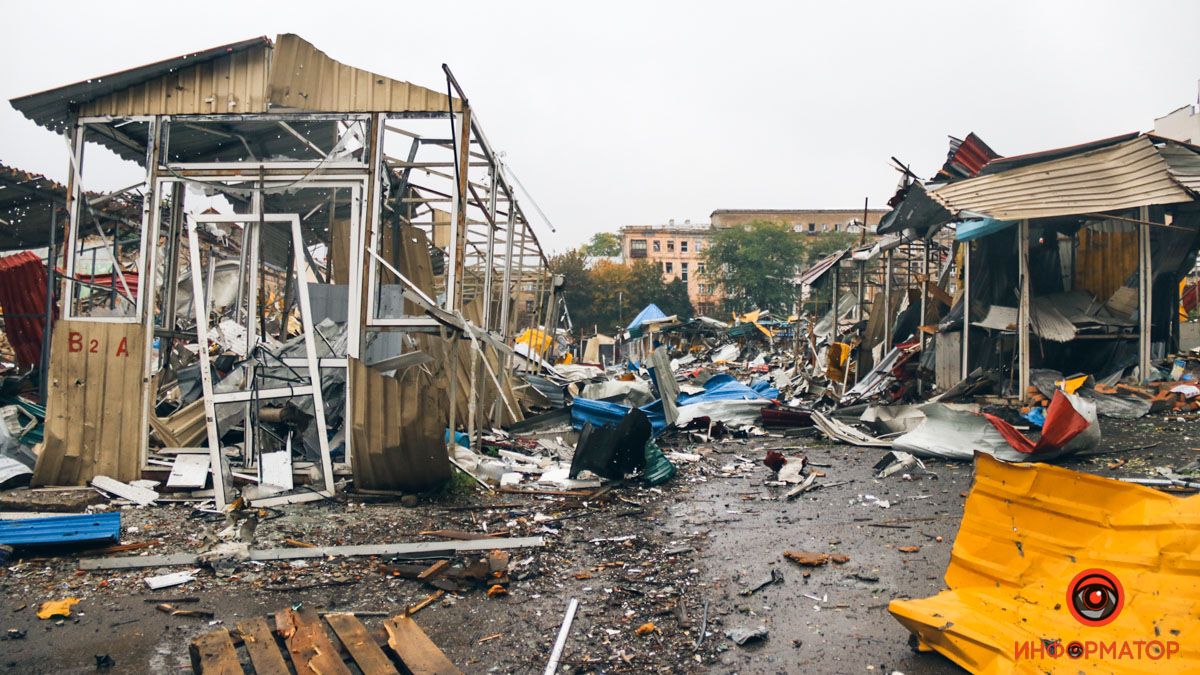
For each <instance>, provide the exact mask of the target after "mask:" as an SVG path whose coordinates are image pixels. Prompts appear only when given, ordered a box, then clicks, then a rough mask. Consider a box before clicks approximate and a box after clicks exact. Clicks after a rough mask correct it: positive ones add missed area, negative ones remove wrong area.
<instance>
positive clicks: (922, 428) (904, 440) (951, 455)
mask: <svg viewBox="0 0 1200 675" xmlns="http://www.w3.org/2000/svg"><path fill="white" fill-rule="evenodd" d="M921 412H923V413H925V420H924V421H923V422H921V424H920V425H918V426H917V428H915V429H913V430H912V431H910V432H908V433H906V434H904V435H903V436H899V437H897V438H895V439H894V440H893V441H892V448H893V449H895V450H903V451H904V452H909V453H912V454H914V455H916V456H918V457H939V458H942V459H961V460H967V459H971V458H972V457H974V456H975V453H976V452H982V453H986V454H988V455H995V456H999V457H1000V458H1001V459H1005V460H1007V461H1023V460H1025V459H1027V456H1026V455H1023V454H1021V453H1019V452H1017V451H1016V450H1013V449H1012V448H1010V447H1009V445H1008V443H1007V442H1006V441H1005V440H1004V436H1001V435H1000V432H999V431H996V427H994V426H992V424H991V422H988V421H987V419H986V418H985V417H983V416H982V415H977V414H975V413H971V412H966V411H962V410H955V409H953V408H950V407H949V406H947V405H945V404H943V403H929V404H926V405H924V406H921Z"/></svg>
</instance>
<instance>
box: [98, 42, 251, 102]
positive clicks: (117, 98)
mask: <svg viewBox="0 0 1200 675" xmlns="http://www.w3.org/2000/svg"><path fill="white" fill-rule="evenodd" d="M269 51H270V48H268V47H267V46H265V45H263V46H261V47H253V48H250V49H246V50H242V51H239V52H234V53H232V54H228V55H225V56H221V57H218V58H215V59H212V60H210V61H204V62H201V63H197V64H195V65H193V66H188V67H186V68H180V69H179V70H176V71H174V72H171V73H167V74H166V75H163V76H162V77H158V78H154V79H152V80H147V81H146V82H141V83H138V84H135V85H133V86H131V87H126V88H125V89H121V90H119V91H115V92H113V93H112V94H109V95H107V96H102V97H100V98H97V99H95V100H93V101H89V102H87V103H84V104H83V105H81V106H80V114H81V115H83V116H85V117H86V116H95V115H114V116H128V115H187V114H211V113H256V112H266V108H265V102H266V91H265V84H266V78H265V73H266V70H267V55H268V52H269Z"/></svg>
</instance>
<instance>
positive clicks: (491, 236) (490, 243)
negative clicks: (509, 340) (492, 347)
mask: <svg viewBox="0 0 1200 675" xmlns="http://www.w3.org/2000/svg"><path fill="white" fill-rule="evenodd" d="M497 174H498V171H497V167H496V166H492V169H491V171H490V175H491V194H489V195H488V217H487V221H488V226H487V228H488V233H487V261H486V263H485V265H484V268H483V294H482V295H483V299H484V303H483V326H482V328H483V329H484V330H491V329H492V296H493V292H492V291H493V289H492V281H493V277H494V276H495V274H494V271H493V269H492V268H493V267H494V266H495V264H496V262H495V261H496V225H495V223H496V191H497V189H498V188H499V179H500V177H499V176H498V175H497ZM509 210H510V211H511V210H512V209H509Z"/></svg>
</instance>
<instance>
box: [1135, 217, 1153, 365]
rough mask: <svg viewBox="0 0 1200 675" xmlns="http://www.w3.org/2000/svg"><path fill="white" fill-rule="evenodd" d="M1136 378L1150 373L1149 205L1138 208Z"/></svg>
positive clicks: (1150, 274) (1150, 283) (1150, 279)
mask: <svg viewBox="0 0 1200 675" xmlns="http://www.w3.org/2000/svg"><path fill="white" fill-rule="evenodd" d="M1138 220H1140V221H1142V222H1140V223H1138V226H1137V228H1138V379H1139V380H1141V381H1142V382H1146V381H1147V380H1148V379H1149V374H1150V323H1151V319H1152V314H1151V309H1153V308H1152V306H1151V298H1150V290H1151V286H1152V282H1153V276H1152V272H1153V270H1151V269H1150V266H1151V261H1150V225H1149V221H1150V207H1148V206H1143V207H1140V208H1139V209H1138Z"/></svg>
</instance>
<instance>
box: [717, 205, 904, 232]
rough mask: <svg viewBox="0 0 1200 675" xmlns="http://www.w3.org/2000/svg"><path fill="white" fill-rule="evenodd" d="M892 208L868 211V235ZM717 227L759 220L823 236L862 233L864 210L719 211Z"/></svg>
mask: <svg viewBox="0 0 1200 675" xmlns="http://www.w3.org/2000/svg"><path fill="white" fill-rule="evenodd" d="M888 210H889V209H869V210H868V211H867V232H868V233H870V232H874V231H875V226H876V225H878V224H879V221H880V219H882V218H883V215H884V214H885V213H887V212H888ZM709 220H710V221H711V223H712V226H713V227H715V228H722V227H733V226H735V225H746V224H747V223H752V222H754V221H756V220H765V221H769V222H773V223H786V224H787V225H790V226H791V227H792V229H793V230H795V231H796V232H802V233H804V234H807V235H813V236H816V235H821V234H826V233H829V232H854V233H858V232H861V231H862V221H863V210H862V209H717V210H716V211H713V212H712V214H711V215H710V216H709Z"/></svg>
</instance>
